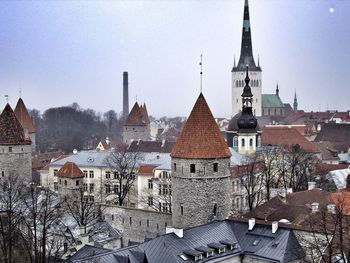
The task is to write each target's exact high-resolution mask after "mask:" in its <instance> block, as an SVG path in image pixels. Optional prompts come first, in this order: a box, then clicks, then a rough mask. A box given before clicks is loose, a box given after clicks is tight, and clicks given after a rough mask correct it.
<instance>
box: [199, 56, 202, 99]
mask: <svg viewBox="0 0 350 263" xmlns="http://www.w3.org/2000/svg"><path fill="white" fill-rule="evenodd" d="M202 58H203V56H202V54H201V62H199V66H200V67H201V72H200V73H199V74H200V75H201V84H200V88H201V93H202V89H203V86H202V85H203V60H202Z"/></svg>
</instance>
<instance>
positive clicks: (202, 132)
mask: <svg viewBox="0 0 350 263" xmlns="http://www.w3.org/2000/svg"><path fill="white" fill-rule="evenodd" d="M230 156H231V152H230V150H229V148H228V147H227V144H226V142H225V140H224V137H223V136H222V134H221V132H220V129H219V126H218V125H217V123H216V122H215V119H214V117H213V114H212V113H211V111H210V108H209V106H208V104H207V102H206V100H205V98H204V96H203V94H202V93H201V94H200V95H199V97H198V99H197V101H196V103H195V105H194V107H193V109H192V111H191V114H190V116H189V118H188V120H187V122H186V124H185V127H184V128H183V130H182V132H181V134H180V137H179V138H178V139H177V141H176V144H175V146H174V148H173V150H172V152H171V157H175V158H188V159H191V158H198V159H214V158H228V157H230Z"/></svg>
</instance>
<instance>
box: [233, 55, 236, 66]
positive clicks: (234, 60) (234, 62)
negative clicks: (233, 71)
mask: <svg viewBox="0 0 350 263" xmlns="http://www.w3.org/2000/svg"><path fill="white" fill-rule="evenodd" d="M233 67H234V68H235V67H236V56H234V58H233Z"/></svg>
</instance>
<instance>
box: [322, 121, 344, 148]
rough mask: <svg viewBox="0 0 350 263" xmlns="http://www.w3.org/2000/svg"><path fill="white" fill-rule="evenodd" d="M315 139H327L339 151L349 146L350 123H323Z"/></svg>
mask: <svg viewBox="0 0 350 263" xmlns="http://www.w3.org/2000/svg"><path fill="white" fill-rule="evenodd" d="M315 141H317V142H320V141H327V142H331V143H334V144H333V145H334V146H335V147H337V149H339V150H341V151H347V150H348V149H349V148H350V124H338V123H325V124H324V125H323V126H322V129H321V131H320V132H319V133H318V135H317V136H316V138H315Z"/></svg>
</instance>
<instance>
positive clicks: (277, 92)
mask: <svg viewBox="0 0 350 263" xmlns="http://www.w3.org/2000/svg"><path fill="white" fill-rule="evenodd" d="M276 96H278V97H279V96H280V89H279V88H278V83H277V86H276Z"/></svg>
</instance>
